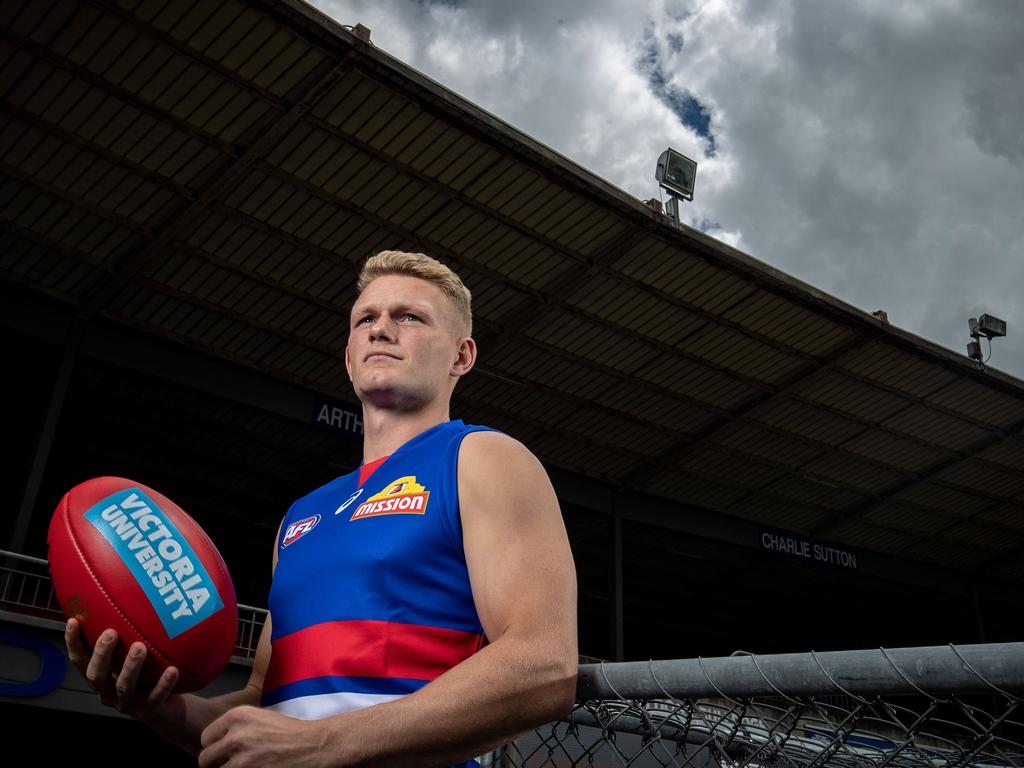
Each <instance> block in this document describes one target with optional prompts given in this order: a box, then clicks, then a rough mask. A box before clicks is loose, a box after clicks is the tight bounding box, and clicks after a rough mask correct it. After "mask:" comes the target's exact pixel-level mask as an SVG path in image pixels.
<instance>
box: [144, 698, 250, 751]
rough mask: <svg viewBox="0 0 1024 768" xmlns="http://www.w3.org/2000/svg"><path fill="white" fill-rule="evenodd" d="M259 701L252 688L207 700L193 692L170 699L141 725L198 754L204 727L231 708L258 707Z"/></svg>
mask: <svg viewBox="0 0 1024 768" xmlns="http://www.w3.org/2000/svg"><path fill="white" fill-rule="evenodd" d="M259 699H260V692H259V689H258V688H256V687H254V686H252V685H247V686H246V687H245V688H242V689H241V690H239V691H232V692H231V693H225V694H223V695H221V696H215V697H213V698H209V699H207V698H204V697H202V696H197V695H195V694H192V693H185V694H179V695H176V696H174V697H173V698H172V699H170V700H169V701H168V702H167V705H166V706H165V707H164V708H163V709H161V710H160V712H159V714H158V715H156V716H153V717H150V718H146V719H143V722H144V723H146V725H148V726H149V727H150V728H152V729H153V730H154V731H156V733H157V734H159V735H160V736H161V737H162V738H164V739H166V740H167V741H170V742H173V743H174V744H177V745H178V746H179V747H181V748H182V749H184V750H185V751H187V752H189V753H191V754H193V755H198V754H199V752H200V751H201V750H202V746H201V744H200V741H199V737H200V736H201V735H202V733H203V730H204V729H205V728H206V726H208V725H209V724H210V723H212V722H213V721H214V720H216V719H217V718H218V717H220V716H221V715H223V714H224V713H225V712H227V711H228V710H229V709H233V708H234V707H239V706H242V705H246V704H249V705H252V706H259Z"/></svg>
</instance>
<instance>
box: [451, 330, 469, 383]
mask: <svg viewBox="0 0 1024 768" xmlns="http://www.w3.org/2000/svg"><path fill="white" fill-rule="evenodd" d="M456 354H457V357H456V358H455V362H453V363H452V367H451V369H450V370H449V374H450V375H451V376H455V377H456V378H459V377H462V376H465V375H466V374H467V373H469V372H470V371H471V370H473V365H474V364H475V363H476V342H475V341H473V338H472V337H471V336H463V337H462V338H461V339H459V346H458V348H457V351H456Z"/></svg>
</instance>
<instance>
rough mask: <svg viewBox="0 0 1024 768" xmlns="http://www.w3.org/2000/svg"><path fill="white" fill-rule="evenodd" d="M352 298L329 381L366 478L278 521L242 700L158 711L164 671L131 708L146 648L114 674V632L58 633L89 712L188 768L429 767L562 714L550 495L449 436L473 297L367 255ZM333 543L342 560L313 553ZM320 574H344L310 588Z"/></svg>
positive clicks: (558, 589)
mask: <svg viewBox="0 0 1024 768" xmlns="http://www.w3.org/2000/svg"><path fill="white" fill-rule="evenodd" d="M358 288H359V297H358V298H357V299H356V302H355V304H354V305H353V308H352V313H351V322H350V326H349V339H348V345H347V347H346V349H345V364H346V367H347V369H348V374H349V378H350V379H351V381H352V385H353V388H354V389H355V392H356V395H357V396H358V397H359V400H360V401H361V402H362V405H363V424H364V444H363V456H364V463H363V466H362V467H360V469H359V470H357V471H356V472H354V473H352V474H351V475H348V476H346V477H344V478H339V479H338V480H336V481H334V482H333V483H329V484H328V485H326V486H324V487H323V488H321V489H318V490H317V491H314V492H313V493H311V494H309V495H308V496H306V497H303V499H300V500H299V501H297V502H296V503H295V504H294V505H293V506H292V509H290V510H289V513H288V515H286V517H285V520H283V521H282V526H281V528H280V529H279V531H278V538H277V542H276V544H275V548H274V556H273V567H274V585H273V586H272V588H271V599H270V615H269V616H268V618H267V623H266V625H265V626H264V628H263V632H262V634H261V636H260V640H259V645H258V648H257V655H256V660H255V664H254V667H253V671H252V675H251V677H250V679H249V682H248V684H247V686H246V687H245V688H244V689H243V690H241V691H237V692H234V693H231V694H226V695H224V696H220V697H217V698H214V699H203V698H201V697H198V696H194V695H191V694H185V695H181V694H174V693H172V690H173V687H174V684H175V681H176V679H177V677H176V676H177V670H176V669H174V668H170V669H168V670H167V671H166V672H165V673H164V675H163V676H162V677H161V679H160V681H159V682H158V683H157V685H156V686H155V687H154V688H153V689H152V691H150V692H141V691H136V683H137V680H138V675H139V671H140V669H141V667H142V663H143V661H144V659H145V648H144V646H143V645H142V643H134V644H133V645H132V647H131V648H130V649H129V654H128V657H127V659H126V661H125V663H124V665H123V667H122V668H121V670H120V671H119V672H115V671H112V670H111V658H112V656H113V652H114V648H115V647H116V643H117V637H116V633H114V631H113V630H107V631H106V632H105V633H104V634H103V635H102V636H101V637H100V639H99V641H98V643H97V647H96V649H95V650H94V652H93V654H92V656H91V657H90V656H89V655H88V653H87V651H86V649H85V648H84V646H83V643H82V641H81V635H80V632H81V630H80V627H78V625H77V622H76V621H75V620H74V619H72V620H69V622H68V628H67V633H66V639H67V645H68V653H69V657H70V659H71V661H72V663H73V664H74V665H75V666H76V667H77V668H78V669H79V670H80V671H81V672H82V673H83V674H84V675H85V676H86V678H87V679H88V680H89V682H90V684H91V685H92V686H93V687H95V688H96V689H97V691H98V692H99V694H100V696H101V699H102V700H103V702H104V703H105V704H108V705H110V706H114V707H116V708H117V709H119V710H120V711H123V712H127V713H129V714H132V715H134V716H136V717H138V718H139V719H141V720H143V721H144V722H146V723H148V724H149V725H150V726H151V727H152V728H154V730H156V731H157V732H158V733H160V734H161V735H162V736H164V737H165V738H167V739H169V740H172V741H175V742H177V743H178V744H180V745H182V746H183V747H185V748H186V749H189V750H190V751H192V752H193V753H194V754H196V755H198V757H199V764H200V765H201V766H216V765H230V766H243V765H277V764H282V765H294V766H299V765H302V766H305V765H310V766H314V765H315V766H320V765H324V766H328V765H330V766H343V765H392V764H401V765H445V764H451V763H455V762H458V761H465V760H467V759H469V758H471V757H472V756H474V755H478V754H482V753H484V752H486V751H488V750H490V749H492V748H494V747H495V746H497V745H499V744H501V743H503V742H505V741H508V740H509V739H510V738H511V737H513V736H515V735H516V734H518V733H521V732H523V731H526V730H529V729H530V728H531V727H533V726H536V725H539V724H541V723H544V722H548V721H550V720H554V719H557V718H560V717H564V716H565V715H566V714H567V713H568V712H569V710H570V709H571V706H572V702H573V699H574V694H575V677H576V659H577V651H576V586H575V569H574V566H573V562H572V555H571V553H570V550H569V544H568V539H567V537H566V533H565V527H564V525H563V523H562V519H561V515H560V512H559V509H558V503H557V500H556V498H555V495H554V492H553V490H552V488H551V484H550V482H549V480H548V478H547V475H546V473H545V472H544V469H543V468H542V466H541V465H540V463H539V462H538V461H537V459H536V458H535V457H534V456H533V455H532V454H531V453H530V452H529V451H528V450H527V449H526V448H524V447H523V446H522V445H521V444H520V443H518V442H517V441H515V440H513V439H512V438H510V437H508V436H506V435H503V434H501V433H498V432H494V431H490V430H486V429H485V428H476V427H467V426H466V425H463V424H462V423H461V422H451V421H449V401H450V399H451V395H452V392H453V390H454V388H455V385H456V383H457V382H458V381H459V379H460V378H461V377H463V376H465V375H466V374H467V373H469V372H470V370H471V369H472V368H473V364H474V363H475V361H476V354H477V350H476V344H475V342H474V341H473V339H472V336H471V335H470V334H471V330H472V328H471V314H470V295H469V291H468V290H467V289H466V288H465V286H463V284H462V282H461V281H460V280H459V279H458V277H457V276H456V275H455V274H454V273H452V272H451V270H449V269H448V268H447V267H445V266H443V265H442V264H440V263H439V262H437V261H435V260H434V259H431V258H430V257H427V256H424V255H423V254H407V253H402V252H396V251H385V252H382V253H380V254H377V255H376V256H374V257H372V258H370V259H369V260H368V261H367V263H366V264H365V265H364V268H363V271H362V274H361V275H360V279H359V283H358ZM392 475H394V476H392ZM417 478H419V480H417ZM427 483H429V485H427ZM335 506H336V507H337V509H334V507H335ZM317 516H319V517H317ZM314 520H315V521H316V522H315V523H314V522H312V521H314ZM285 523H288V525H285ZM460 529H461V530H460ZM318 537H319V538H318ZM331 537H333V538H331ZM329 539H330V540H329ZM331 541H333V542H334V543H333V544H332V543H330V542H331ZM333 546H338V547H341V548H342V550H341V551H342V552H343V556H335V557H328V556H326V555H323V554H320V553H322V552H329V551H331V550H330V549H329V547H333ZM325 548H327V549H325ZM318 558H319V559H318ZM352 559H354V560H355V561H356V562H355V564H352V563H350V562H348V561H349V560H352ZM339 562H340V563H341V564H340V565H339ZM320 567H323V568H330V569H334V568H347V569H348V570H345V571H339V573H342V574H343V575H342V576H341V577H340V578H337V574H335V573H334V571H333V570H332V571H331V573H326V574H324V576H323V578H322V579H320V578H318V577H317V576H316V575H315V574H317V573H319V571H316V568H320ZM311 578H316V579H317V581H316V583H306V584H305V585H304V586H305V592H306V594H310V595H316V596H317V597H326V598H327V599H325V600H318V601H306V602H305V603H303V605H302V606H301V607H298V608H297V607H295V606H294V605H292V604H291V603H290V602H289V601H288V600H287V599H281V598H282V595H284V592H285V591H288V592H289V594H294V591H291V590H287V589H286V587H289V586H291V585H292V584H293V583H298V582H299V581H300V580H302V579H311ZM353 581H354V582H355V583H354V584H353V586H352V589H351V590H350V591H348V592H346V591H345V588H346V587H347V585H348V584H349V583H352V582H353ZM339 583H340V587H339V586H338V585H339ZM325 593H330V594H325ZM467 601H468V603H467ZM385 603H386V605H385ZM272 625H273V626H272ZM278 625H279V626H278ZM275 629H278V630H279V631H275ZM324 633H326V634H324ZM332 633H333V634H332ZM339 633H340V634H339ZM272 647H273V650H272ZM324 648H328V649H330V653H326V654H325V653H324V652H323V649H324ZM317 649H319V650H317ZM424 680H426V681H428V682H425V683H424ZM261 701H262V704H263V708H259V707H260V704H261ZM275 710H279V711H275ZM281 712H285V713H288V714H290V715H294V717H291V716H287V714H281ZM299 718H315V719H299Z"/></svg>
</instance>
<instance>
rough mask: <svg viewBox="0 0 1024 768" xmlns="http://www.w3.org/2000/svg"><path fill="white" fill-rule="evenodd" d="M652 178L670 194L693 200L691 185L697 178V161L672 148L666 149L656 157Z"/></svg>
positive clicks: (692, 185)
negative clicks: (656, 164) (655, 166)
mask: <svg viewBox="0 0 1024 768" xmlns="http://www.w3.org/2000/svg"><path fill="white" fill-rule="evenodd" d="M654 178H655V179H657V180H658V183H659V184H661V186H662V188H664V189H665V190H667V191H668V193H669V194H670V195H673V196H676V197H681V198H683V199H684V200H693V187H694V183H695V182H696V180H697V162H696V161H695V160H691V159H690V158H688V157H686V155H681V154H679V153H678V152H676V151H675V150H674V149H671V148H669V149H666V150H665V151H664V152H662V153H661V157H659V158H658V166H657V168H656V169H655V171H654Z"/></svg>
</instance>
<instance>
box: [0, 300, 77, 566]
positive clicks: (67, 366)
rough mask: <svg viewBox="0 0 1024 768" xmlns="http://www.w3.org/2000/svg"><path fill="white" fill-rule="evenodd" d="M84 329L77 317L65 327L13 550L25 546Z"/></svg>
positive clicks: (23, 497)
mask: <svg viewBox="0 0 1024 768" xmlns="http://www.w3.org/2000/svg"><path fill="white" fill-rule="evenodd" d="M84 329H85V321H84V320H83V319H82V318H80V317H79V318H76V319H75V321H74V323H72V324H71V327H70V328H69V329H68V336H67V340H66V341H65V342H64V356H63V358H62V359H61V363H60V369H59V370H58V371H57V379H56V381H55V382H54V384H53V391H52V392H51V393H50V404H49V406H48V407H47V409H46V419H45V421H44V422H43V428H42V430H40V432H39V441H38V442H37V443H36V452H35V456H34V457H33V458H32V469H30V470H29V473H28V479H27V480H26V481H25V491H24V493H22V496H21V506H20V507H19V509H18V519H17V521H15V524H14V533H13V534H11V544H10V547H9V549H11V550H13V551H14V552H23V551H24V549H25V539H26V537H27V536H28V524H29V521H30V520H31V519H32V511H33V510H34V509H35V507H36V500H37V498H38V496H39V487H40V485H42V482H43V473H44V472H45V471H46V463H47V461H49V458H50V449H51V448H52V447H53V438H54V435H55V434H56V433H57V422H58V421H59V420H60V412H61V409H62V408H63V407H64V397H65V396H66V395H67V391H68V385H69V384H70V383H71V374H72V372H73V371H74V368H75V362H76V360H77V359H78V350H79V348H80V347H81V345H82V334H83V332H84Z"/></svg>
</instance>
